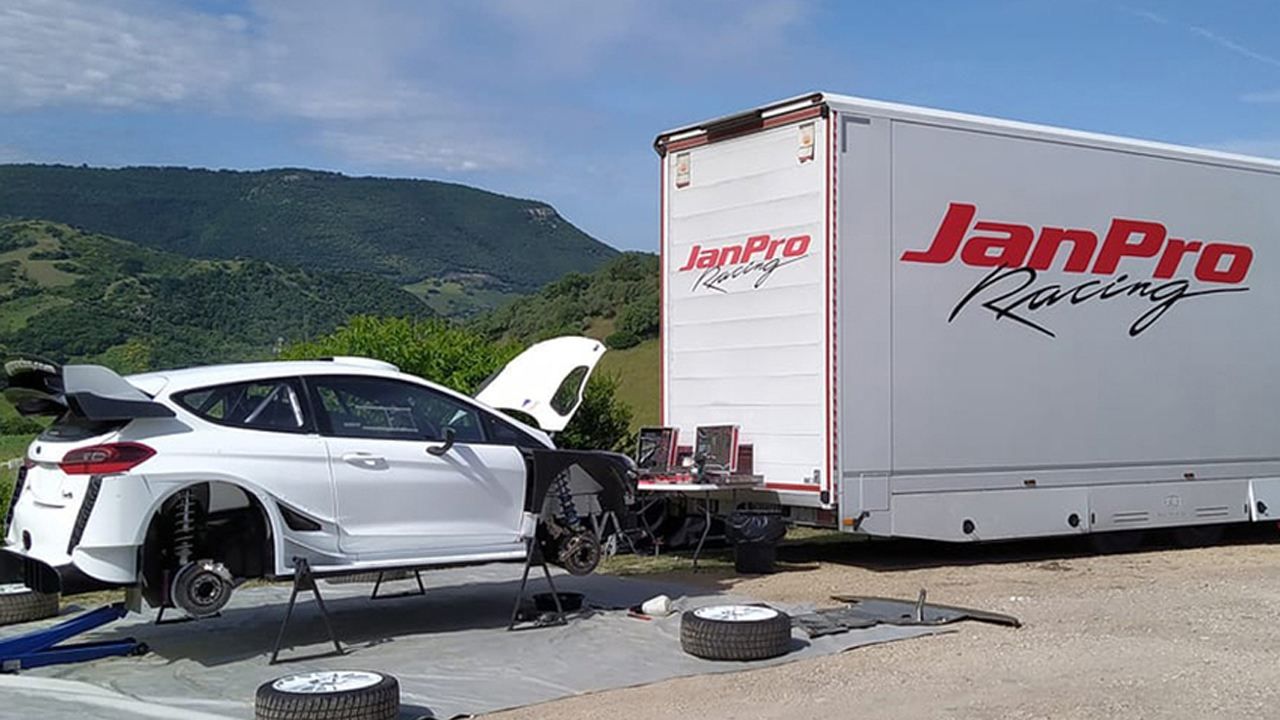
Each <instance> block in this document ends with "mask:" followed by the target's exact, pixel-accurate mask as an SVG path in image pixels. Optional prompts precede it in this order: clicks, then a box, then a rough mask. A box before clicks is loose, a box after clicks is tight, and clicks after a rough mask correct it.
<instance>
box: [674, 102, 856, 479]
mask: <svg viewBox="0 0 1280 720" xmlns="http://www.w3.org/2000/svg"><path fill="white" fill-rule="evenodd" d="M753 122H754V125H752V124H751V123H753ZM659 143H660V149H661V150H663V151H665V152H664V156H663V163H662V185H663V192H662V215H663V217H662V223H663V226H662V229H663V239H662V251H663V252H662V276H663V288H662V307H663V319H662V342H663V352H662V356H663V357H662V362H663V365H662V373H663V382H662V386H663V397H662V412H663V419H664V424H667V425H673V426H676V427H678V428H679V429H680V432H681V437H682V438H683V440H682V444H689V443H690V442H691V441H692V438H693V431H694V428H695V427H697V426H700V425H721V424H734V425H738V426H739V427H740V433H741V434H740V441H741V442H742V443H750V444H752V445H753V446H754V471H755V473H756V474H759V475H763V476H764V478H765V481H766V483H767V484H768V485H769V486H770V487H772V488H776V489H779V490H794V491H801V492H813V493H815V494H816V493H817V492H819V491H822V490H827V489H828V488H829V478H830V476H831V450H830V447H831V446H830V441H831V435H832V430H831V417H830V397H831V392H832V387H831V383H830V382H829V378H830V377H831V363H832V358H831V357H830V353H829V348H830V343H829V333H828V328H829V327H830V323H831V318H832V313H833V312H834V308H833V307H832V301H831V299H830V298H831V287H830V282H831V281H830V277H829V270H830V268H829V267H828V257H829V252H828V245H829V243H830V242H831V238H830V237H829V235H828V231H827V229H828V216H829V214H830V212H831V207H830V194H829V178H830V168H829V166H828V164H829V162H831V159H832V158H831V153H830V137H829V128H828V122H827V119H826V117H825V112H824V108H820V107H816V106H813V105H810V106H808V107H807V108H803V109H799V110H790V111H786V110H783V111H779V112H778V113H777V114H774V115H772V116H768V115H764V116H761V115H759V114H757V115H756V116H755V117H754V118H752V117H748V118H745V121H737V122H735V120H733V119H731V120H730V121H728V122H727V123H726V124H725V125H724V126H722V127H720V128H714V127H713V128H709V129H701V130H699V131H695V132H690V133H687V134H684V135H683V136H682V135H676V136H673V137H670V138H665V139H660V140H659ZM664 143H665V144H664Z"/></svg>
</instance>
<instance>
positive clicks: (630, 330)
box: [471, 253, 658, 429]
mask: <svg viewBox="0 0 1280 720" xmlns="http://www.w3.org/2000/svg"><path fill="white" fill-rule="evenodd" d="M471 327H472V328H474V329H477V330H479V331H481V332H483V333H484V334H485V335H487V336H488V337H490V338H492V339H506V340H515V341H517V342H521V343H529V342H533V341H536V340H542V339H546V338H550V337H555V336H557V335H579V334H580V335H587V336H590V337H594V338H599V339H601V340H604V341H605V344H606V345H608V346H609V348H610V349H609V352H608V353H607V354H605V356H604V359H603V360H601V361H600V368H599V370H600V372H602V373H606V374H612V375H614V376H616V377H617V378H618V391H617V393H618V398H619V399H620V400H622V401H624V402H625V403H626V404H627V405H629V406H630V407H631V410H632V413H633V418H632V424H633V426H634V428H638V427H640V426H642V425H655V424H657V422H658V341H657V336H658V258H657V256H656V255H650V254H647V253H625V254H623V255H622V256H620V257H618V258H615V259H614V260H612V261H610V262H609V263H608V264H606V265H605V266H604V267H602V268H600V269H599V270H597V271H595V272H593V273H589V274H580V273H572V274H569V275H566V276H565V277H563V278H561V279H559V280H557V281H555V282H553V283H551V284H550V285H547V286H546V287H544V288H543V289H542V290H541V291H539V292H538V293H536V294H533V295H529V296H527V297H522V298H520V299H518V300H515V301H513V302H510V303H508V304H507V305H505V306H503V307H501V308H498V309H497V310H495V311H493V312H491V313H488V314H485V315H482V316H480V317H478V318H476V319H475V320H474V321H473V322H472V323H471ZM634 428H633V429H634Z"/></svg>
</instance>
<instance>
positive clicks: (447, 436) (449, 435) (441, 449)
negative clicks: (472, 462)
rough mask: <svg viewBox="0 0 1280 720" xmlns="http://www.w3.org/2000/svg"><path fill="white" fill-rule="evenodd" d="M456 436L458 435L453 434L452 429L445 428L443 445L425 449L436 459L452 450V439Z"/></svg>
mask: <svg viewBox="0 0 1280 720" xmlns="http://www.w3.org/2000/svg"><path fill="white" fill-rule="evenodd" d="M457 434H458V433H456V432H454V429H453V428H451V427H447V428H445V429H444V444H443V445H431V446H429V447H428V448H427V452H429V453H431V454H432V455H435V456H436V457H440V456H441V455H444V454H445V453H447V452H449V450H450V449H452V448H453V438H454V437H455V436H456V435H457Z"/></svg>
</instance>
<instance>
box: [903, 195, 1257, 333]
mask: <svg viewBox="0 0 1280 720" xmlns="http://www.w3.org/2000/svg"><path fill="white" fill-rule="evenodd" d="M977 214H978V208H977V207H976V206H974V205H968V204H964V203H951V205H950V207H948V208H947V214H946V215H945V216H944V217H943V218H942V224H941V225H939V226H938V231H937V233H936V234H935V235H934V238H933V244H931V245H930V246H929V247H928V248H927V249H925V250H908V251H907V252H905V253H903V254H902V261H903V262H915V263H930V264H944V263H950V262H953V261H954V260H955V259H956V255H957V253H959V259H960V262H961V263H963V264H965V265H969V266H972V267H989V268H993V269H992V270H991V272H989V273H987V276H986V277H984V278H983V279H982V280H980V281H978V283H977V284H976V285H974V286H973V288H971V289H970V290H969V291H968V292H967V293H965V295H964V296H963V297H961V298H960V301H959V302H957V303H956V305H955V307H954V308H952V310H951V315H950V316H949V317H948V318H947V322H951V321H954V320H955V319H956V317H957V316H959V315H960V313H962V312H964V311H965V310H967V309H969V308H980V309H982V310H987V311H988V312H990V313H992V314H993V315H994V316H995V317H996V319H1007V320H1012V321H1014V322H1017V323H1020V324H1022V325H1024V326H1026V327H1028V328H1031V329H1032V330H1035V331H1038V332H1042V333H1044V334H1045V335H1048V336H1049V337H1055V335H1054V332H1053V331H1052V330H1050V329H1049V328H1048V327H1047V326H1046V325H1044V324H1043V323H1041V322H1039V321H1038V320H1039V318H1037V317H1036V313H1037V312H1039V311H1041V310H1044V309H1046V308H1051V307H1054V306H1059V305H1062V306H1076V305H1081V304H1083V303H1087V302H1090V301H1097V302H1102V301H1107V300H1113V299H1116V298H1121V297H1129V298H1137V299H1142V300H1145V301H1147V303H1149V306H1148V308H1147V310H1146V311H1145V312H1143V313H1142V314H1141V315H1139V316H1138V318H1137V319H1136V320H1134V321H1133V324H1131V325H1130V326H1129V335H1130V337H1137V336H1138V335H1141V334H1142V333H1143V331H1145V330H1146V329H1147V328H1150V327H1151V326H1152V325H1154V324H1155V323H1156V321H1157V320H1159V319H1160V318H1162V317H1164V315H1165V313H1167V312H1168V311H1169V310H1170V309H1172V308H1173V306H1174V305H1176V304H1178V303H1180V302H1182V301H1183V300H1189V299H1191V298H1198V297H1206V296H1209V295H1218V294H1221V293H1235V292H1245V291H1247V290H1248V289H1249V288H1247V287H1244V286H1243V283H1244V281H1245V279H1246V278H1247V277H1248V276H1249V267H1250V265H1252V263H1253V249H1252V248H1250V247H1249V246H1248V245H1236V244H1231V243H1221V242H1202V241H1200V240H1184V239H1182V238H1177V237H1170V236H1169V230H1168V228H1166V227H1165V226H1164V225H1162V224H1160V223H1158V222H1154V221H1150V220H1129V219H1124V218H1114V219H1112V220H1111V224H1110V226H1109V227H1108V228H1107V231H1106V234H1105V235H1104V236H1103V239H1102V241H1101V243H1099V241H1098V234H1097V233H1095V232H1093V231H1092V230H1087V229H1079V228H1060V227H1043V228H1040V229H1039V231H1038V232H1037V230H1036V229H1035V228H1033V227H1032V226H1030V225H1019V224H1015V223H1006V222H991V221H986V220H979V221H978V222H977V223H975V222H974V218H975V217H977ZM1063 253H1065V254H1066V259H1065V261H1063V264H1062V268H1061V269H1062V272H1064V273H1077V274H1085V273H1089V274H1093V275H1108V276H1111V277H1110V278H1109V279H1107V278H1103V279H1097V278H1095V279H1091V280H1085V281H1083V282H1080V283H1077V284H1074V285H1063V284H1058V283H1048V284H1040V285H1037V282H1036V281H1037V280H1038V278H1039V274H1040V272H1042V271H1045V270H1048V269H1049V268H1050V267H1051V266H1053V265H1054V264H1055V263H1056V262H1057V261H1058V258H1059V255H1060V254H1063ZM1124 258H1147V259H1150V260H1152V261H1153V262H1154V266H1153V267H1152V269H1151V271H1150V276H1151V279H1131V278H1130V275H1129V274H1128V273H1119V274H1117V272H1116V271H1117V268H1118V267H1119V264H1120V261H1121V260H1123V259H1124ZM1187 271H1190V273H1191V274H1192V276H1193V277H1194V278H1195V280H1198V281H1200V282H1201V283H1206V284H1205V285H1201V284H1198V283H1196V282H1193V281H1192V280H1191V279H1190V278H1185V277H1175V276H1177V275H1179V273H1185V272H1187ZM1224 285H1225V286H1229V287H1222V286H1224ZM1215 286H1216V287H1215Z"/></svg>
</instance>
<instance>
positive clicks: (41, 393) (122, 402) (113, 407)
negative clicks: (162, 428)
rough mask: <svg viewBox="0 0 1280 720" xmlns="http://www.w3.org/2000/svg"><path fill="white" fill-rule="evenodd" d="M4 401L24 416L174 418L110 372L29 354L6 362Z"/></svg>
mask: <svg viewBox="0 0 1280 720" xmlns="http://www.w3.org/2000/svg"><path fill="white" fill-rule="evenodd" d="M4 399H5V400H7V401H9V402H10V403H11V404H12V405H13V406H14V408H15V409H16V410H17V411H18V413H19V414H21V415H25V416H32V415H51V416H57V415H63V414H65V413H70V414H72V415H74V416H76V417H81V418H84V419H86V420H92V421H100V422H101V421H120V420H134V419H137V418H166V417H173V416H174V413H173V411H172V410H170V409H169V408H168V407H166V406H164V405H161V404H160V403H158V402H155V401H153V400H152V399H151V398H150V397H149V396H148V395H147V394H146V393H144V392H142V391H141V390H139V389H138V388H136V387H134V386H133V385H131V384H130V383H129V381H128V380H125V379H124V378H122V377H120V376H119V375H117V374H116V373H115V372H114V371H113V370H110V369H108V368H105V367H102V366H101V365H59V364H57V363H54V362H50V361H48V360H44V359H42V358H36V357H30V356H21V357H13V358H10V359H8V360H6V361H5V363H4Z"/></svg>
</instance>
